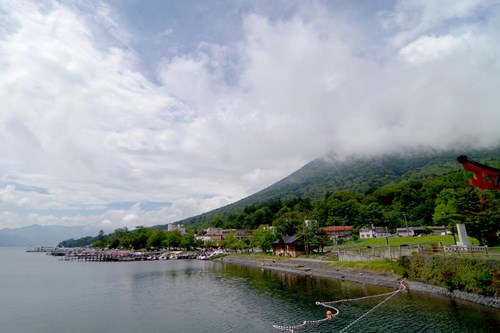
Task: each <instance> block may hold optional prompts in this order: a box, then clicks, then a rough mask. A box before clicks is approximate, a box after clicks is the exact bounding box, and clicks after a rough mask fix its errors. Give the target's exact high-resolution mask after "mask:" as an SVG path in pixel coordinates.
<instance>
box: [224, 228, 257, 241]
mask: <svg viewBox="0 0 500 333" xmlns="http://www.w3.org/2000/svg"><path fill="white" fill-rule="evenodd" d="M252 232H253V230H246V229H224V230H223V231H222V236H223V237H224V238H227V236H229V234H231V233H233V234H234V235H235V236H236V238H237V239H238V241H241V240H242V239H244V238H250V237H252Z"/></svg>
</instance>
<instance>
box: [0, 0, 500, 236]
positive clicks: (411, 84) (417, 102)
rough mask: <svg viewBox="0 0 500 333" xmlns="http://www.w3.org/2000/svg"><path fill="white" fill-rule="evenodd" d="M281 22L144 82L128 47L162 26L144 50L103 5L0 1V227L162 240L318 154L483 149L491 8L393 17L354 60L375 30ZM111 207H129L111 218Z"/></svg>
mask: <svg viewBox="0 0 500 333" xmlns="http://www.w3.org/2000/svg"><path fill="white" fill-rule="evenodd" d="M228 5H229V3H228ZM294 6H295V7H296V9H295V12H293V13H292V14H291V15H274V16H273V15H266V14H265V12H260V14H255V13H252V11H248V12H245V13H248V14H245V15H244V16H243V19H242V21H241V22H239V24H240V25H241V26H240V28H241V36H242V38H241V39H239V40H237V41H235V42H234V43H229V44H221V43H218V41H217V40H216V39H209V37H208V36H210V34H206V36H207V37H206V40H204V41H202V42H200V43H199V44H198V47H197V48H195V49H193V50H192V52H190V53H180V52H175V56H171V57H169V54H164V55H163V56H162V58H161V60H160V61H158V62H157V63H154V64H151V65H150V67H151V68H155V69H156V73H155V75H156V76H155V77H150V76H148V75H146V74H144V73H142V72H141V71H140V66H139V64H140V63H143V62H144V61H145V59H144V58H143V55H142V54H141V53H139V51H138V50H137V49H134V45H135V44H134V43H135V42H136V41H137V40H140V41H141V43H142V44H141V45H144V44H145V43H147V41H148V40H149V41H150V43H151V47H155V46H156V45H158V44H157V43H162V40H165V41H167V40H170V37H172V38H173V37H174V36H175V35H176V33H177V31H176V30H174V29H172V28H171V27H170V26H169V25H168V22H166V23H164V24H161V25H159V28H158V31H157V33H152V34H151V36H146V35H140V31H133V30H131V29H130V27H128V26H127V23H126V22H128V20H127V18H126V17H123V15H125V14H124V13H122V12H120V11H119V10H116V8H114V7H112V4H111V3H110V4H106V3H103V4H100V5H96V6H93V5H88V7H85V6H83V5H82V7H78V6H76V5H74V6H73V7H71V6H70V5H66V4H65V3H64V2H63V3H60V2H55V1H54V2H53V1H46V2H44V3H43V4H39V3H38V2H27V1H26V2H19V1H12V2H2V4H0V13H3V14H0V15H2V16H1V19H0V22H1V23H0V24H2V26H1V28H0V68H1V69H2V75H1V76H0V99H1V100H2V109H1V110H0V154H1V156H2V159H1V160H0V170H1V172H2V174H3V175H4V176H3V178H1V179H0V180H1V181H3V183H2V184H5V185H2V187H0V200H1V201H0V207H1V208H2V210H3V211H4V212H6V214H7V212H8V213H9V214H11V215H8V214H7V215H8V216H6V217H5V221H6V222H3V220H2V224H0V227H3V226H4V223H5V225H7V223H8V225H16V224H18V225H22V224H23V223H24V224H26V223H39V224H67V225H79V224H87V225H93V226H98V227H102V228H105V229H107V230H109V229H113V228H118V227H123V226H127V227H128V228H133V227H135V226H136V225H154V224H165V223H169V222H175V221H178V220H180V219H183V218H186V217H189V216H193V215H197V214H200V213H202V212H205V211H208V210H212V209H214V208H217V207H220V206H222V205H225V204H228V203H231V202H234V201H236V200H238V199H241V198H243V197H245V196H247V195H249V194H252V193H254V192H256V191H257V190H259V189H262V188H265V187H267V186H269V185H270V184H272V183H273V182H275V181H278V180H280V179H281V178H283V177H285V176H287V175H288V174H289V173H291V172H292V171H294V170H296V169H297V168H299V167H300V166H302V165H303V164H305V163H307V162H308V161H310V160H311V159H313V158H316V157H318V156H320V155H322V154H323V153H325V152H327V151H329V150H334V151H335V152H336V153H337V154H338V155H347V154H350V153H381V152H386V151H394V150H401V149H405V148H408V147H410V148H411V147H415V146H428V145H430V146H433V147H439V148H447V147H453V146H454V145H457V144H463V143H470V142H475V143H476V144H478V145H482V146H485V145H490V144H495V143H498V141H499V139H500V134H499V132H498V130H497V126H496V125H497V124H498V123H499V121H500V114H499V113H498V112H497V110H496V105H498V102H500V101H499V100H498V99H499V97H497V96H498V94H497V91H498V89H499V88H500V87H499V85H500V82H499V79H498V78H499V77H500V76H499V75H498V74H499V73H498V72H499V70H500V62H499V61H498V59H499V58H500V57H499V49H498V46H497V44H498V43H496V41H497V40H498V31H499V30H498V29H496V27H497V25H498V23H497V21H498V12H497V11H498V9H497V7H496V6H495V5H492V4H490V3H488V2H477V1H465V2H456V1H452V2H449V3H448V2H439V4H434V3H432V4H431V3H427V2H425V3H422V2H411V1H408V2H407V1H403V2H396V5H395V6H394V8H392V9H390V11H388V10H387V8H385V9H384V10H383V14H381V15H380V16H379V17H380V18H381V21H380V22H382V24H384V26H385V28H386V30H385V31H386V34H385V35H383V36H379V38H380V40H378V41H370V43H369V44H370V45H368V46H366V49H363V46H364V45H363V44H362V43H361V42H360V41H362V40H363V39H364V38H363V37H362V35H363V34H366V35H367V36H368V35H369V36H375V34H372V33H371V30H372V29H374V30H377V29H379V28H380V27H370V26H368V25H366V22H365V21H363V20H362V19H360V17H361V18H362V16H352V17H351V16H348V15H347V16H346V14H345V12H342V13H340V14H337V13H336V12H335V10H332V9H329V8H325V7H324V6H322V5H321V4H317V5H315V6H312V7H308V8H307V10H304V8H302V5H300V4H299V3H296V4H295V5H293V6H291V7H287V8H288V9H287V11H288V12H291V11H292V9H293V7H294ZM325 6H327V5H325ZM447 6H448V7H447ZM354 7H355V6H353V10H355V8H354ZM446 8H448V10H445V9H446ZM261 10H262V9H261ZM361 12H363V11H361ZM379 13H382V10H381V11H378V12H373V13H370V15H378V14H379ZM130 15H133V14H130ZM336 15H337V16H336ZM366 15H367V14H366ZM276 17H279V19H276ZM339 17H341V19H340V20H339ZM213 19H214V20H217V17H215V18H213ZM354 20H355V21H354ZM368 22H374V21H373V20H371V21H368ZM149 23H150V22H145V23H144V24H149ZM162 23H163V22H162ZM149 28H150V30H148V32H149V31H151V29H152V28H151V27H149ZM368 30H370V31H368ZM190 31H194V29H190ZM101 33H103V34H101ZM162 33H163V36H164V37H168V38H164V39H158V36H161V35H162ZM148 38H149V39H148ZM177 42H178V41H177ZM186 42H187V41H186ZM172 47H177V45H172ZM374 47H377V48H378V49H377V50H373V48H374ZM168 48H169V46H165V47H164V48H163V49H168ZM180 49H184V48H179V50H180ZM372 51H373V52H374V53H373V54H376V56H373V55H372ZM34 55H35V56H34ZM381 55H383V56H381ZM12 183H15V184H20V186H21V185H22V186H32V187H36V188H41V189H45V191H38V192H37V191H25V190H24V189H22V188H21V187H20V186H12V185H10V184H12ZM120 202H122V203H123V202H128V203H137V204H135V205H134V204H131V205H130V208H129V207H121V208H110V207H112V206H113V203H120ZM141 202H162V203H165V207H162V208H159V209H143V208H141V206H140V204H139V203H141ZM167 203H168V204H167ZM30 213H32V214H31V215H30ZM7 221H8V222H7Z"/></svg>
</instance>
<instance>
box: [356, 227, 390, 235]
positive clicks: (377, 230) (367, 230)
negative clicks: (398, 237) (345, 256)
mask: <svg viewBox="0 0 500 333" xmlns="http://www.w3.org/2000/svg"><path fill="white" fill-rule="evenodd" d="M390 236H391V234H390V233H389V231H388V230H387V228H386V227H374V226H373V224H372V225H371V226H364V227H362V228H361V229H359V238H385V237H390Z"/></svg>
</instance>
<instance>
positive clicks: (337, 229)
mask: <svg viewBox="0 0 500 333" xmlns="http://www.w3.org/2000/svg"><path fill="white" fill-rule="evenodd" d="M321 230H324V231H352V226H342V227H337V226H331V227H324V228H321Z"/></svg>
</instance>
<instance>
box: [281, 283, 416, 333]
mask: <svg viewBox="0 0 500 333" xmlns="http://www.w3.org/2000/svg"><path fill="white" fill-rule="evenodd" d="M405 280H406V279H404V280H402V281H399V289H398V290H394V291H391V292H388V293H384V294H378V295H372V296H364V297H358V298H346V299H340V300H337V301H331V302H316V305H321V306H323V307H325V308H329V309H332V310H333V311H335V313H332V312H331V311H327V317H326V318H323V319H319V320H305V321H304V322H303V323H302V324H298V325H291V326H281V325H273V327H274V328H276V329H278V330H280V331H288V332H290V333H293V332H294V331H295V330H299V329H301V328H304V327H306V326H308V325H314V324H316V325H319V324H322V323H324V322H326V321H329V320H332V319H333V318H334V317H336V316H337V315H338V314H339V313H340V310H339V309H337V308H336V307H334V306H333V304H338V303H344V302H356V301H362V300H366V299H370V298H377V297H384V296H388V297H387V298H386V299H384V300H383V301H381V302H380V303H378V304H377V305H375V306H374V307H373V308H371V309H370V310H368V311H367V312H365V313H364V314H363V315H361V316H360V317H358V318H357V319H356V320H355V321H353V322H352V323H350V324H349V325H347V326H346V327H344V328H343V329H342V330H341V331H339V333H343V332H345V331H347V330H348V329H349V328H350V327H351V326H353V325H354V324H356V323H357V322H359V321H360V320H361V319H363V318H364V317H366V316H367V315H368V314H370V313H371V312H373V311H375V309H377V308H378V307H380V306H382V304H384V303H385V302H387V301H388V300H389V299H391V298H392V297H393V296H395V295H396V294H397V293H399V292H402V291H406V286H405V284H404V281H405Z"/></svg>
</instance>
